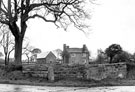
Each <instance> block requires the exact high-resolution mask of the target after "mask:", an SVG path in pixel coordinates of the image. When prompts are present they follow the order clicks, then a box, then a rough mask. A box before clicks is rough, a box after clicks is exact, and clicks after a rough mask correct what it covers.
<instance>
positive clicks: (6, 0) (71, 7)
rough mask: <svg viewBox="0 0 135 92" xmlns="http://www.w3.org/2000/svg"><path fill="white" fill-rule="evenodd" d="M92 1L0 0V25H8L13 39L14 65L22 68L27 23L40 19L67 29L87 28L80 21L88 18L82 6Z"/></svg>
mask: <svg viewBox="0 0 135 92" xmlns="http://www.w3.org/2000/svg"><path fill="white" fill-rule="evenodd" d="M86 1H92V0H0V23H2V24H5V25H8V26H9V29H10V30H11V32H12V34H13V36H14V37H15V55H14V57H15V65H16V67H20V68H21V67H22V62H21V58H22V44H23V38H24V35H25V32H26V29H27V23H26V22H27V21H28V20H29V19H33V18H36V17H37V18H41V19H43V20H44V21H45V22H52V23H54V24H55V25H56V26H57V27H63V28H64V29H67V27H68V25H70V24H71V23H73V24H74V26H75V27H76V28H78V29H80V30H82V28H84V27H87V26H86V25H84V24H83V23H82V22H81V21H80V20H81V19H84V18H86V17H88V14H86V12H85V11H84V8H83V6H85V5H83V4H85V2H86Z"/></svg>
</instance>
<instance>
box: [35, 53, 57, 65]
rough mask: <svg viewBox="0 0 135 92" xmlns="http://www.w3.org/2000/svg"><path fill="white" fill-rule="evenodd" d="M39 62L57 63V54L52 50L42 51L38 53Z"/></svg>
mask: <svg viewBox="0 0 135 92" xmlns="http://www.w3.org/2000/svg"><path fill="white" fill-rule="evenodd" d="M37 63H40V64H53V63H56V56H55V55H54V54H53V52H51V51H50V52H44V53H40V54H38V55H37Z"/></svg>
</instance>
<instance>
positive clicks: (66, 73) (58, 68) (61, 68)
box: [23, 63, 127, 81]
mask: <svg viewBox="0 0 135 92" xmlns="http://www.w3.org/2000/svg"><path fill="white" fill-rule="evenodd" d="M23 72H24V73H29V74H31V75H32V76H35V77H44V78H48V79H49V80H51V81H53V80H55V79H57V78H58V79H62V78H81V79H88V80H89V79H94V80H102V79H105V78H125V77H126V75H127V65H126V63H114V64H89V65H72V66H71V65H53V66H50V65H45V64H36V65H29V66H28V65H27V66H24V70H23Z"/></svg>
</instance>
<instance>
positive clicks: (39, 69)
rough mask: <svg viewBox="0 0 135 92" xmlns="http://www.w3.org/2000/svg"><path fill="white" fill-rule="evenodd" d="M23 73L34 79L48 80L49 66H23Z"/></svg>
mask: <svg viewBox="0 0 135 92" xmlns="http://www.w3.org/2000/svg"><path fill="white" fill-rule="evenodd" d="M23 73H26V74H30V75H31V76H34V77H44V78H47V75H48V66H46V65H44V64H29V65H24V66H23Z"/></svg>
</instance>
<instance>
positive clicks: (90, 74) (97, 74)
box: [86, 63, 127, 80]
mask: <svg viewBox="0 0 135 92" xmlns="http://www.w3.org/2000/svg"><path fill="white" fill-rule="evenodd" d="M86 72H87V75H86V78H87V79H94V80H101V79H105V78H125V77H126V75H127V66H126V63H114V64H93V65H87V69H86Z"/></svg>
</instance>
